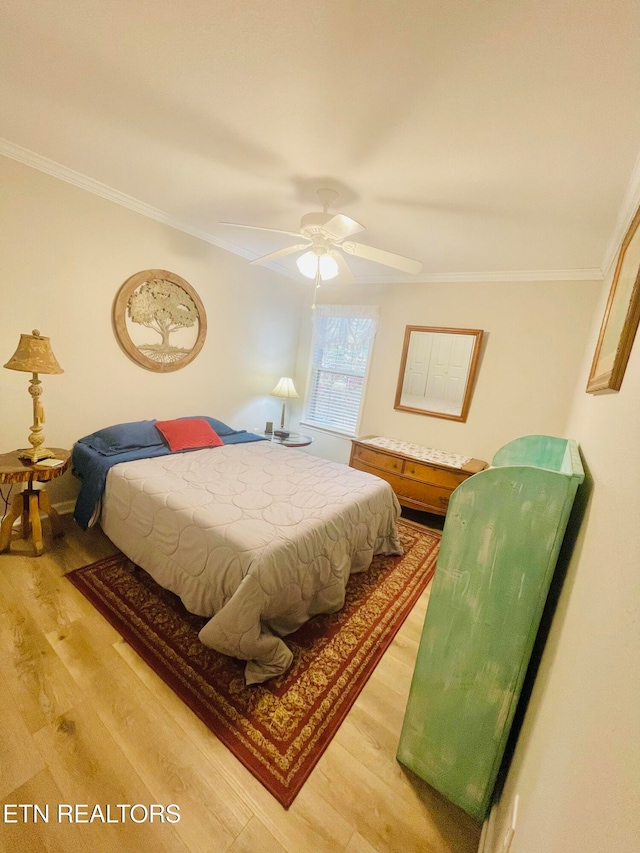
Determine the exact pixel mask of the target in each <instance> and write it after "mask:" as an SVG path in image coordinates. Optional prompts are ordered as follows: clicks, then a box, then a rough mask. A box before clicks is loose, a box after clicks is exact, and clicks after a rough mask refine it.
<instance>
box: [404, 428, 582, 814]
mask: <svg viewBox="0 0 640 853" xmlns="http://www.w3.org/2000/svg"><path fill="white" fill-rule="evenodd" d="M535 439H538V440H537V441H536V440H535ZM519 442H520V444H518V443H519ZM503 451H504V452H503ZM526 459H530V460H534V461H533V462H532V463H530V464H526V463H525V462H524V460H526ZM511 460H518V464H511ZM496 461H497V462H498V463H499V467H498V466H494V464H492V466H491V467H490V468H488V469H486V470H485V471H481V472H480V473H479V474H475V475H474V476H473V477H470V478H469V479H468V480H466V481H465V482H464V483H462V484H461V485H460V486H459V487H458V488H457V489H456V490H455V491H454V493H453V495H452V498H451V501H450V504H449V509H448V511H447V516H446V521H445V526H444V531H443V537H442V544H441V548H440V554H439V558H438V565H437V569H436V574H435V578H434V581H433V588H432V591H431V596H430V600H429V606H428V609H427V615H426V619H425V624H424V629H423V634H422V639H421V643H420V649H419V652H418V657H417V661H416V668H415V672H414V676H413V682H412V686H411V692H410V696H409V701H408V705H407V710H406V714H405V720H404V726H403V730H402V735H401V738H400V744H399V748H398V759H399V760H400V761H401V762H402V763H403V764H405V765H406V766H407V767H409V768H410V769H411V770H413V771H414V772H415V773H416V774H417V775H418V776H420V777H421V778H422V779H424V780H425V781H427V782H428V783H429V784H431V785H432V786H433V787H434V788H436V789H437V790H439V791H440V792H441V793H442V794H444V795H445V796H446V797H447V798H448V799H450V800H452V801H453V802H454V803H456V804H457V805H459V806H461V807H462V808H463V809H464V810H465V811H467V812H468V813H469V814H471V815H473V816H474V817H476V818H478V819H480V820H482V819H484V817H485V816H486V814H487V811H488V808H489V805H490V801H491V794H492V792H493V787H494V785H495V780H496V776H497V772H498V769H499V766H500V761H501V759H502V755H503V752H504V747H505V744H506V741H507V737H508V734H509V729H510V727H511V722H512V719H513V714H514V711H515V707H516V704H517V701H518V698H519V696H520V691H521V688H522V682H523V679H524V675H525V672H526V668H527V664H528V662H529V657H530V655H531V650H532V647H533V643H534V640H535V636H536V633H537V630H538V625H539V622H540V618H541V615H542V610H543V607H544V603H545V599H546V596H547V592H548V589H549V584H550V582H551V578H552V576H553V571H554V569H555V564H556V561H557V557H558V552H559V549H560V545H561V542H562V538H563V536H564V531H565V528H566V524H567V520H568V517H569V512H570V510H571V506H572V504H573V499H574V497H575V492H576V490H577V487H578V484H579V483H580V482H582V479H583V478H584V474H583V471H582V466H581V464H580V458H579V454H578V452H577V445H575V442H569V441H567V440H566V439H554V438H552V437H549V436H526V437H525V438H524V439H521V440H518V441H516V442H511V443H510V444H509V445H506V446H505V448H503V450H502V451H499V453H498V454H496V458H494V463H495V462H496ZM567 468H569V469H570V470H568V471H565V470H563V469H567Z"/></svg>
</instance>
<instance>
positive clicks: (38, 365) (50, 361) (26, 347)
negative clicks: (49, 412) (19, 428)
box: [5, 329, 64, 462]
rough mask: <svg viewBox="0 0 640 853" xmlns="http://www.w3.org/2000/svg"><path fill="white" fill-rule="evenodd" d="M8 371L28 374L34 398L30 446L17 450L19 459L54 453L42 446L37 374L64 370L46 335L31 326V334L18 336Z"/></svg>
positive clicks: (40, 387)
mask: <svg viewBox="0 0 640 853" xmlns="http://www.w3.org/2000/svg"><path fill="white" fill-rule="evenodd" d="M5 367H7V368H8V369H9V370H21V371H24V372H25V373H31V374H32V377H31V380H30V382H29V393H30V394H31V397H32V398H33V425H32V427H31V433H30V435H29V443H30V444H31V447H30V448H26V449H24V450H19V451H18V456H19V457H20V458H21V459H26V460H28V461H29V462H38V461H39V460H40V459H47V458H49V457H50V456H54V455H55V454H54V452H53V451H52V450H48V449H47V448H46V447H42V445H43V444H44V435H43V433H42V425H43V423H44V409H43V408H42V402H41V400H40V397H41V396H42V384H41V382H40V380H39V379H38V374H39V373H64V370H63V369H62V368H61V367H60V365H59V364H58V361H57V359H56V357H55V355H54V354H53V350H52V349H51V341H50V339H49V338H47V337H45V336H44V335H41V334H40V332H39V331H38V330H37V329H34V330H33V332H32V333H31V334H30V335H20V343H19V344H18V348H17V350H16V351H15V352H14V354H13V355H12V356H11V358H10V359H9V361H8V362H7V363H6V364H5Z"/></svg>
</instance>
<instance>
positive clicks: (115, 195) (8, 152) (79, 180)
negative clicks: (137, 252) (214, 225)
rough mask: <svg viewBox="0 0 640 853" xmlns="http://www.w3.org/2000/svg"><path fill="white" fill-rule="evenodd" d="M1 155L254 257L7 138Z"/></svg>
mask: <svg viewBox="0 0 640 853" xmlns="http://www.w3.org/2000/svg"><path fill="white" fill-rule="evenodd" d="M0 154H3V155H4V156H5V157H9V158H10V159H11V160H17V161H18V162H20V163H24V164H25V165H26V166H31V167H32V168H34V169H37V170H38V171H40V172H45V173H46V174H47V175H52V176H53V177H54V178H59V179H60V180H61V181H65V182H66V183H67V184H73V185H74V186H76V187H80V189H83V190H86V191H87V192H90V193H93V194H94V195H97V196H100V197H101V198H106V199H107V200H108V201H112V202H114V203H115V204H119V205H120V206H121V207H126V208H128V209H129V210H133V211H134V212H135V213H139V214H141V215H142V216H146V217H147V218H149V219H155V221H156V222H162V223H163V225H168V226H169V227H170V228H175V229H176V230H178V231H183V232H184V233H185V234H190V235H191V236H192V237H197V238H198V239H199V240H204V242H205V243H211V244H213V245H214V246H218V247H219V248H220V249H225V250H226V251H227V252H232V253H233V254H235V255H242V256H243V257H245V258H247V259H249V260H252V259H253V258H254V255H253V254H252V253H250V252H247V251H246V250H244V249H242V248H241V247H239V246H235V245H234V244H232V243H228V242H227V241H226V240H221V239H219V238H218V237H214V236H212V235H211V234H208V233H207V232H206V231H201V230H200V229H198V228H194V227H193V226H192V225H189V223H187V222H182V221H180V220H179V219H176V218H175V217H174V216H171V215H170V214H168V213H165V211H163V210H158V209H157V208H156V207H151V205H149V204H145V203H144V202H142V201H139V200H138V199H137V198H133V196H130V195H127V194H126V193H122V192H120V191H119V190H114V189H113V187H109V186H107V185H106V184H103V183H101V182H100V181H96V180H94V179H93V178H89V177H87V176H86V175H82V174H81V173H80V172H76V171H75V170H74V169H69V168H68V167H67V166H63V165H62V164H61V163H56V162H55V161H54V160H49V159H48V158H47V157H43V156H42V155H40V154H36V153H35V151H29V150H28V149H27V148H22V147H21V146H20V145H16V144H15V143H13V142H9V140H8V139H0Z"/></svg>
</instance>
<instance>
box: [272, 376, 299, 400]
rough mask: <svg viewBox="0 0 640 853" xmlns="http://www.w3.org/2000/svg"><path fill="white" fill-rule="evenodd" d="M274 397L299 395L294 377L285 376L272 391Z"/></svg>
mask: <svg viewBox="0 0 640 853" xmlns="http://www.w3.org/2000/svg"><path fill="white" fill-rule="evenodd" d="M271 395H272V396H273V397H298V396H299V394H298V392H297V391H296V389H295V386H294V384H293V379H291V377H289V376H283V377H282V378H281V379H280V380H279V382H278V384H277V385H276V387H275V388H274V389H273V391H272V392H271Z"/></svg>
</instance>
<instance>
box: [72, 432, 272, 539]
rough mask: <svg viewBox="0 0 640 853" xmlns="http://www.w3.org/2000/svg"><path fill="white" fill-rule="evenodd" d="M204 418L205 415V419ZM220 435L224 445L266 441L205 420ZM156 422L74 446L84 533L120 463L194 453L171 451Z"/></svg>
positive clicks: (77, 509)
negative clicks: (108, 478) (110, 473)
mask: <svg viewBox="0 0 640 853" xmlns="http://www.w3.org/2000/svg"><path fill="white" fill-rule="evenodd" d="M203 417H204V416H203ZM204 420H206V421H208V422H209V423H210V424H211V426H212V427H213V429H214V430H215V431H216V432H217V433H218V435H219V436H220V438H221V439H222V441H223V442H224V444H243V443H245V442H249V441H264V438H263V437H261V436H259V435H254V434H253V433H251V432H247V431H246V430H244V429H243V430H234V429H231V428H230V427H228V426H226V424H223V423H222V422H221V421H218V420H216V419H215V418H209V417H204ZM154 423H155V421H136V422H133V423H129V424H116V425H115V426H113V427H106V428H105V429H103V430H99V431H98V432H95V433H92V434H91V435H86V436H84V438H81V439H79V440H78V441H77V442H76V443H75V444H74V446H73V451H72V453H71V465H72V470H73V473H74V474H75V475H76V476H77V477H78V478H79V479H80V480H81V483H82V485H81V486H80V493H79V494H78V498H77V500H76V506H75V510H74V513H73V517H74V519H75V520H76V521H77V522H78V524H79V525H80V527H81V528H82V529H83V530H86V529H87V528H88V527H89V526H90V525H91V524H92V523H93V522H94V521H95V520H96V518H95V517H96V516H97V512H96V511H97V509H98V508H99V506H100V501H101V499H102V493H103V492H104V487H105V484H106V482H107V474H108V473H109V469H110V468H112V467H113V466H114V465H118V464H119V463H120V462H131V461H132V460H134V459H146V458H150V457H153V456H167V455H169V454H170V453H172V452H178V453H191V452H192V451H191V450H180V451H171V450H170V449H169V448H168V447H167V445H166V444H165V443H164V442H163V441H162V437H161V436H160V433H159V431H158V430H157V429H155V427H153V424H154Z"/></svg>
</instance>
